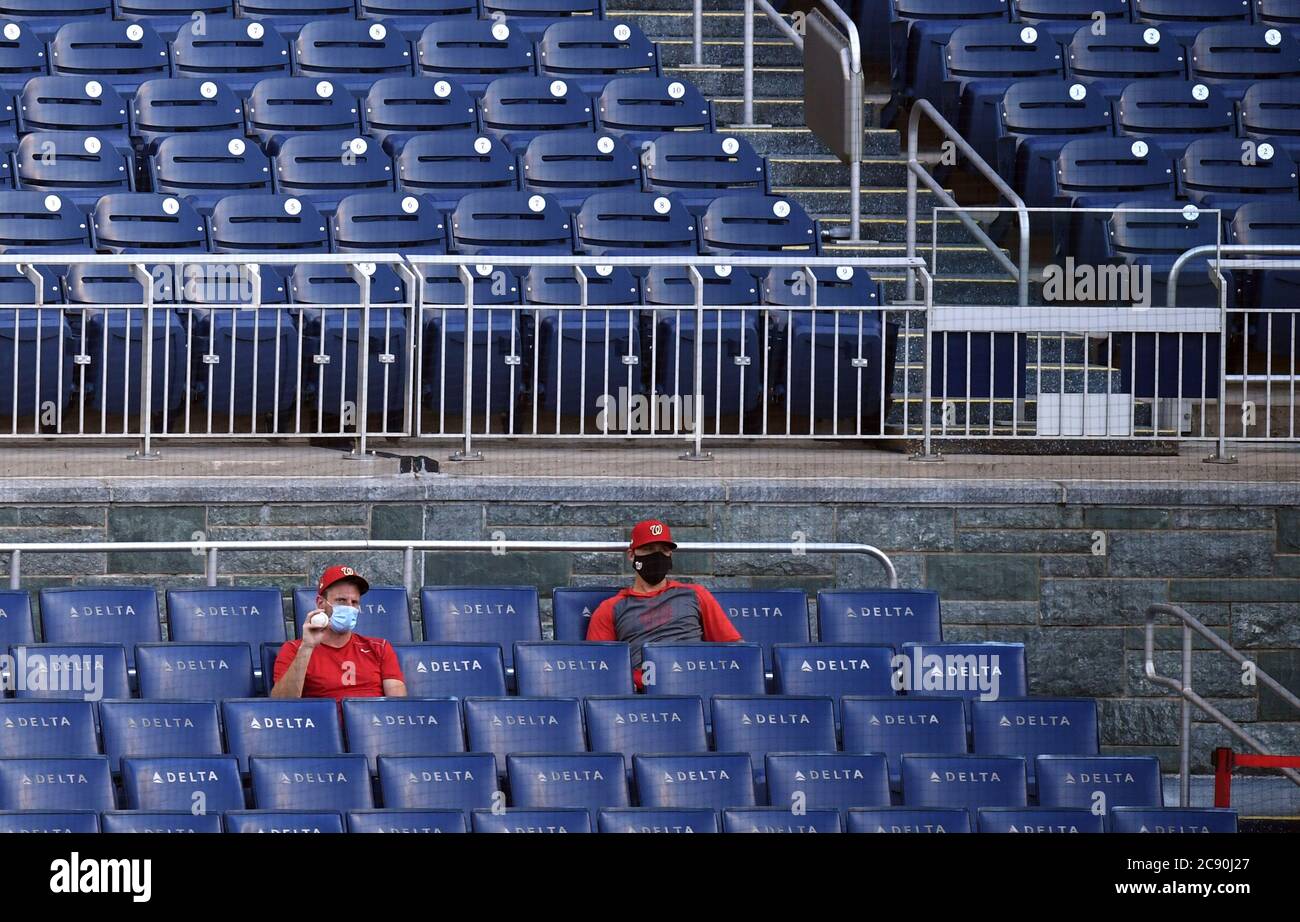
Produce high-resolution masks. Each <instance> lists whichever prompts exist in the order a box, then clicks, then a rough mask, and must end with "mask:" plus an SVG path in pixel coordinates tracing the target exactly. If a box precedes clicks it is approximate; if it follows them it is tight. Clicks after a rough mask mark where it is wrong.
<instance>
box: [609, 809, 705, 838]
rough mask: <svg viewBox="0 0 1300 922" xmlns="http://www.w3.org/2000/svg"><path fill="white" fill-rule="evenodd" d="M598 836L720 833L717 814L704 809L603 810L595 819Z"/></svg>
mask: <svg viewBox="0 0 1300 922" xmlns="http://www.w3.org/2000/svg"><path fill="white" fill-rule="evenodd" d="M596 826H597V830H598V831H599V832H622V833H627V832H641V833H647V832H672V833H688V832H720V831H721V830H720V829H719V828H718V814H717V812H716V811H714V810H710V809H708V808H706V807H679V808H678V809H675V810H660V809H656V808H654V807H606V808H604V809H602V810H601V811H600V815H599V816H598V817H597V819H596Z"/></svg>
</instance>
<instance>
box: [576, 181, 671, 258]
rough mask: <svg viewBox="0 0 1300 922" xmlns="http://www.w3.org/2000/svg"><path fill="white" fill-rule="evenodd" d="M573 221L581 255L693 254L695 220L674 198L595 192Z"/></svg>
mask: <svg viewBox="0 0 1300 922" xmlns="http://www.w3.org/2000/svg"><path fill="white" fill-rule="evenodd" d="M574 220H575V221H576V222H577V226H578V246H579V248H581V249H582V251H583V252H584V253H591V254H592V255H597V256H599V255H602V254H619V253H635V252H639V251H642V250H645V251H649V253H651V254H659V255H665V254H674V253H675V254H682V255H693V254H694V253H695V218H694V217H693V216H692V215H691V213H690V212H689V211H688V210H687V209H686V207H685V206H684V205H682V203H681V202H680V201H677V200H675V198H674V196H670V195H659V194H657V193H654V192H597V193H595V194H594V195H590V196H588V197H587V198H586V200H585V201H584V202H583V203H582V208H581V209H580V210H579V211H578V213H577V215H576V216H575V218H574Z"/></svg>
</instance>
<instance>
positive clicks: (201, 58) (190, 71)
mask: <svg viewBox="0 0 1300 922" xmlns="http://www.w3.org/2000/svg"><path fill="white" fill-rule="evenodd" d="M290 63H291V61H290V56H289V40H288V39H286V38H285V37H284V36H283V35H281V34H280V32H279V31H278V30H277V29H276V27H275V25H274V24H272V23H270V22H249V21H248V20H246V19H217V18H215V17H214V18H210V19H208V20H207V22H206V23H204V30H203V34H202V35H198V34H195V32H194V30H193V29H181V30H180V31H179V32H177V33H176V39H175V41H173V42H172V72H173V73H174V74H175V75H176V76H177V77H191V78H194V79H197V80H213V81H218V82H220V83H223V84H225V85H226V86H228V87H230V89H231V90H232V91H233V92H235V93H239V94H241V95H244V94H247V93H248V92H249V91H250V90H252V89H253V87H254V86H256V85H257V82H258V81H259V80H265V79H267V78H269V77H288V76H289V71H290ZM141 89H143V87H141Z"/></svg>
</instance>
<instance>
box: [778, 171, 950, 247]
mask: <svg viewBox="0 0 1300 922" xmlns="http://www.w3.org/2000/svg"><path fill="white" fill-rule="evenodd" d="M772 193H773V194H774V195H790V196H794V197H796V198H798V199H799V203H800V204H801V205H803V207H804V208H805V209H806V210H807V211H808V213H809V214H810V215H813V216H818V215H834V216H836V217H843V216H845V215H847V214H848V211H849V188H848V186H843V187H840V188H836V187H833V186H778V185H775V184H774V185H773V186H772ZM939 204H940V203H939V201H938V200H937V199H935V197H934V194H933V193H932V192H930V191H928V190H925V189H922V190H920V191H918V192H917V196H916V209H917V213H918V214H926V213H929V211H930V209H931V208H934V207H936V206H937V205H939ZM862 212H863V214H896V215H905V214H907V189H906V188H905V187H903V186H892V187H890V186H886V187H878V186H872V185H870V184H868V183H865V182H864V183H863V184H862ZM920 239H921V238H920V236H919V235H918V236H917V240H918V241H919V240H920ZM927 242H928V241H927Z"/></svg>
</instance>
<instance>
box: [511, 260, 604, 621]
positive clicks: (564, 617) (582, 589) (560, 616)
mask: <svg viewBox="0 0 1300 922" xmlns="http://www.w3.org/2000/svg"><path fill="white" fill-rule="evenodd" d="M537 271H539V269H532V270H530V271H529V273H528V276H529V278H530V279H531V278H532V276H533V272H537ZM620 589H622V587H621V586H606V587H602V588H594V589H593V588H591V587H588V586H556V587H555V590H554V592H553V593H552V594H551V615H552V618H553V619H554V623H555V639H556V640H569V641H572V640H586V639H587V626H588V624H589V623H590V621H591V615H592V612H594V611H595V610H596V609H597V607H599V605H600V603H601V602H603V601H605V600H606V599H609V598H613V597H614V596H615V595H617V594H618V593H619V591H620Z"/></svg>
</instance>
